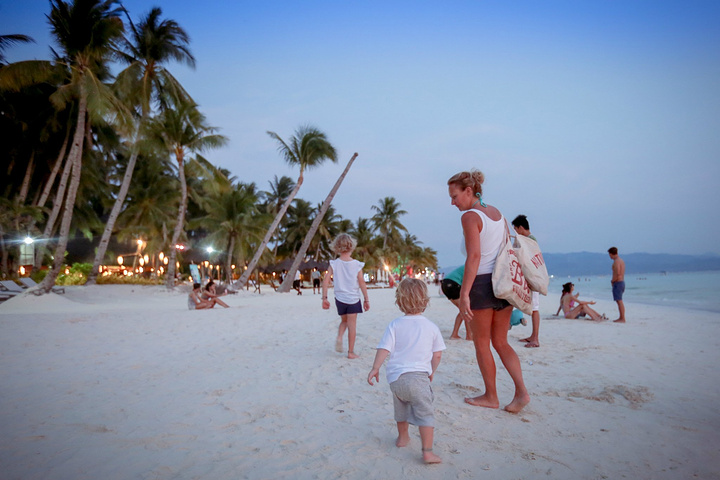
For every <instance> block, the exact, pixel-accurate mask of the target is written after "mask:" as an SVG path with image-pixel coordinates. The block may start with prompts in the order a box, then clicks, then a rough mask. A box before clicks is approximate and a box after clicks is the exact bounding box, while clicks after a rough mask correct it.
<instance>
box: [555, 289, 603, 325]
mask: <svg viewBox="0 0 720 480" xmlns="http://www.w3.org/2000/svg"><path fill="white" fill-rule="evenodd" d="M574 290H575V284H573V283H571V282H567V283H566V284H564V285H563V289H562V295H561V296H560V307H559V308H558V311H557V313H556V315H557V314H559V313H560V310H562V311H563V314H564V315H565V318H569V319H570V320H575V319H577V318H580V317H584V316H585V315H587V316H588V317H590V318H591V319H592V320H595V321H596V322H599V321H601V320H607V317H606V316H605V315H604V314H603V315H600V314H599V313H598V312H596V311H595V310H593V309H592V308H590V305H595V302H585V301H582V300H580V299H579V298H578V297H579V296H580V294H579V293H576V294H575V295H573V291H574Z"/></svg>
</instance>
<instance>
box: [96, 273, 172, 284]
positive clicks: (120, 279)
mask: <svg viewBox="0 0 720 480" xmlns="http://www.w3.org/2000/svg"><path fill="white" fill-rule="evenodd" d="M97 283H98V285H162V284H163V283H164V282H163V279H162V278H158V277H150V278H145V277H141V276H139V275H132V276H130V277H128V276H126V275H107V276H103V275H99V276H98V277H97Z"/></svg>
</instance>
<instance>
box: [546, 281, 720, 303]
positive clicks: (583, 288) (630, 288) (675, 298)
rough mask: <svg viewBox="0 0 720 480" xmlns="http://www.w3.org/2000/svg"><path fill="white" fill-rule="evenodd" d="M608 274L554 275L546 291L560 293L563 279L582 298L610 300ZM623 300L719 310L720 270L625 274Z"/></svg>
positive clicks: (610, 290)
mask: <svg viewBox="0 0 720 480" xmlns="http://www.w3.org/2000/svg"><path fill="white" fill-rule="evenodd" d="M610 278H611V277H610V275H601V276H591V277H553V278H551V279H550V286H549V288H548V291H549V292H553V293H562V286H563V284H564V283H566V282H572V283H574V284H575V292H574V293H580V299H581V300H610V301H612V289H611V286H610ZM623 300H624V301H625V302H626V303H644V304H649V305H665V306H673V307H683V308H690V309H694V310H707V311H710V312H718V313H720V271H710V272H682V273H671V272H668V273H637V274H627V273H626V274H625V294H624V295H623Z"/></svg>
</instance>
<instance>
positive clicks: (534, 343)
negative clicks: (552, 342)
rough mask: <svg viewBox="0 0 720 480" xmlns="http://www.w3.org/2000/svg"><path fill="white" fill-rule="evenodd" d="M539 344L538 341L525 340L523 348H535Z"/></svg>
mask: <svg viewBox="0 0 720 480" xmlns="http://www.w3.org/2000/svg"><path fill="white" fill-rule="evenodd" d="M539 346H540V342H527V343H526V344H525V348H537V347H539Z"/></svg>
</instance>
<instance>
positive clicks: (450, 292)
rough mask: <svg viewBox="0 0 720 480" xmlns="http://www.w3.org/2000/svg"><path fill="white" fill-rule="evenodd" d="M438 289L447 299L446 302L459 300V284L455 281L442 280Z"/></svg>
mask: <svg viewBox="0 0 720 480" xmlns="http://www.w3.org/2000/svg"><path fill="white" fill-rule="evenodd" d="M440 289H441V290H442V292H443V293H444V294H445V296H446V297H447V298H448V300H457V299H458V298H460V284H459V283H457V282H456V281H455V280H449V279H447V278H445V279H443V281H442V283H441V284H440Z"/></svg>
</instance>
